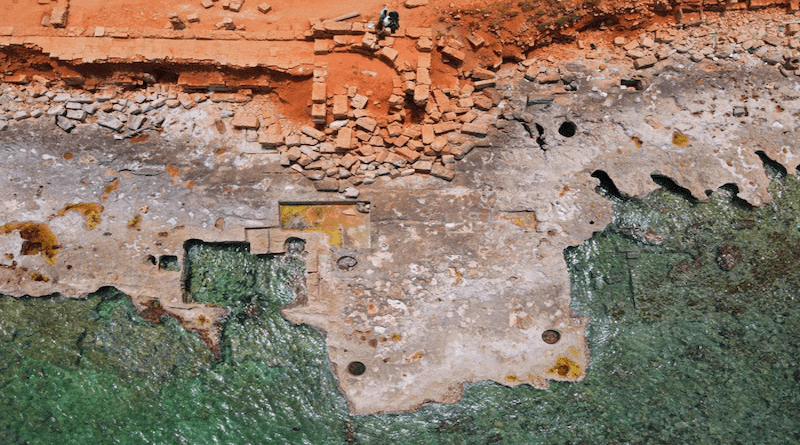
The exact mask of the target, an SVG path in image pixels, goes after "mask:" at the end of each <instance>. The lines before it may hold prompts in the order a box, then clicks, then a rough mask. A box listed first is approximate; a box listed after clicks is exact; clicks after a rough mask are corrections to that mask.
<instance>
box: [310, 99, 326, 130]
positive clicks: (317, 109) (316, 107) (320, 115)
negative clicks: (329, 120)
mask: <svg viewBox="0 0 800 445" xmlns="http://www.w3.org/2000/svg"><path fill="white" fill-rule="evenodd" d="M326 113H327V109H326V108H325V104H324V103H322V104H313V105H312V106H311V120H312V121H313V122H314V123H315V124H317V125H323V124H325V115H326Z"/></svg>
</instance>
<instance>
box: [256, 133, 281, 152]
mask: <svg viewBox="0 0 800 445" xmlns="http://www.w3.org/2000/svg"><path fill="white" fill-rule="evenodd" d="M258 143H259V144H261V146H262V147H264V148H278V147H280V146H281V145H283V143H284V137H283V134H282V133H280V132H276V131H267V132H265V133H261V134H260V135H259V136H258Z"/></svg>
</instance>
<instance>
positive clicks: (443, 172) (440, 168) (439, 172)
mask: <svg viewBox="0 0 800 445" xmlns="http://www.w3.org/2000/svg"><path fill="white" fill-rule="evenodd" d="M431 176H436V177H437V178H441V179H444V180H445V181H452V180H453V178H454V177H455V176H456V172H455V170H453V169H452V168H451V167H447V166H444V165H440V164H434V165H433V168H431Z"/></svg>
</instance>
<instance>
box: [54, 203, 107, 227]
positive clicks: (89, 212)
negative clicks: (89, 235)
mask: <svg viewBox="0 0 800 445" xmlns="http://www.w3.org/2000/svg"><path fill="white" fill-rule="evenodd" d="M103 210H105V207H103V206H102V204H98V203H96V202H81V203H78V204H67V205H66V206H64V208H63V209H61V211H60V212H58V216H64V215H65V214H66V213H67V212H79V213H80V214H82V215H83V216H84V217H85V218H86V228H87V229H89V230H92V229H94V228H95V226H97V225H98V224H100V214H101V213H103Z"/></svg>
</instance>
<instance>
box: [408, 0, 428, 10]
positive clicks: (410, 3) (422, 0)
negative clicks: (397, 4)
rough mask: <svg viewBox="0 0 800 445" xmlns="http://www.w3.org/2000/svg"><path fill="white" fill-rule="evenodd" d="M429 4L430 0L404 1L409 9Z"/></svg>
mask: <svg viewBox="0 0 800 445" xmlns="http://www.w3.org/2000/svg"><path fill="white" fill-rule="evenodd" d="M427 4H428V0H406V2H405V3H404V5H405V7H406V8H408V9H411V8H418V7H420V6H425V5H427Z"/></svg>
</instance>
